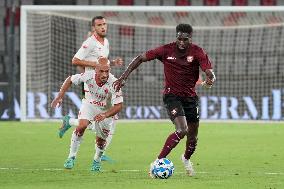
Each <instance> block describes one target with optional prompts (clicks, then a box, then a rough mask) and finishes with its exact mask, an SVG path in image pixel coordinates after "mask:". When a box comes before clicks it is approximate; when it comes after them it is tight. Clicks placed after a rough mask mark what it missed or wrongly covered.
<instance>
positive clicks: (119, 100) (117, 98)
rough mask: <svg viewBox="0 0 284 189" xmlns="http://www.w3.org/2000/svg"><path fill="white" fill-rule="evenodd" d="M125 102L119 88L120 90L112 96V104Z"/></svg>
mask: <svg viewBox="0 0 284 189" xmlns="http://www.w3.org/2000/svg"><path fill="white" fill-rule="evenodd" d="M122 102H123V96H122V91H121V90H119V91H118V92H113V93H112V97H111V104H113V105H115V104H120V103H122Z"/></svg>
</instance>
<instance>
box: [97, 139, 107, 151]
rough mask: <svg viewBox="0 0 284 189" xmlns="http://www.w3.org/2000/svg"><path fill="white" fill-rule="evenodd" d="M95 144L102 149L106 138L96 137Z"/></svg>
mask: <svg viewBox="0 0 284 189" xmlns="http://www.w3.org/2000/svg"><path fill="white" fill-rule="evenodd" d="M96 144H97V147H98V148H99V149H102V150H103V149H104V148H105V146H106V140H104V139H102V138H97V139H96Z"/></svg>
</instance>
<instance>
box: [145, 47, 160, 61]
mask: <svg viewBox="0 0 284 189" xmlns="http://www.w3.org/2000/svg"><path fill="white" fill-rule="evenodd" d="M145 54H146V58H147V60H154V59H159V60H162V57H163V54H164V46H160V47H157V48H155V49H151V50H148V51H146V53H145Z"/></svg>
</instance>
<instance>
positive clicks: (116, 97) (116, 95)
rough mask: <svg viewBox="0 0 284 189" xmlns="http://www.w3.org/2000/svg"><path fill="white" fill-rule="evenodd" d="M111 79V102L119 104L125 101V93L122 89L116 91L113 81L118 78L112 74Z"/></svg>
mask: <svg viewBox="0 0 284 189" xmlns="http://www.w3.org/2000/svg"><path fill="white" fill-rule="evenodd" d="M109 80H110V83H111V84H110V92H111V104H112V105H115V104H119V103H122V102H123V95H122V91H121V89H120V90H119V91H118V92H116V91H115V89H114V88H113V87H112V85H113V83H114V82H115V81H116V80H117V79H116V78H115V77H114V76H113V75H112V74H110V76H109Z"/></svg>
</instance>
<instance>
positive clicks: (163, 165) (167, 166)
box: [150, 158, 175, 179]
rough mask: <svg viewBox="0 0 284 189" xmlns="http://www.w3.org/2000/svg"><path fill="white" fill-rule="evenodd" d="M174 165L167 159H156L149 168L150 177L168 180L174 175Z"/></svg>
mask: <svg viewBox="0 0 284 189" xmlns="http://www.w3.org/2000/svg"><path fill="white" fill-rule="evenodd" d="M174 170H175V167H174V164H173V162H171V161H170V160H169V159H167V158H162V159H157V160H155V161H154V162H153V163H151V166H150V176H152V177H153V178H159V179H168V178H170V177H171V176H172V175H173V174H174Z"/></svg>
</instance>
